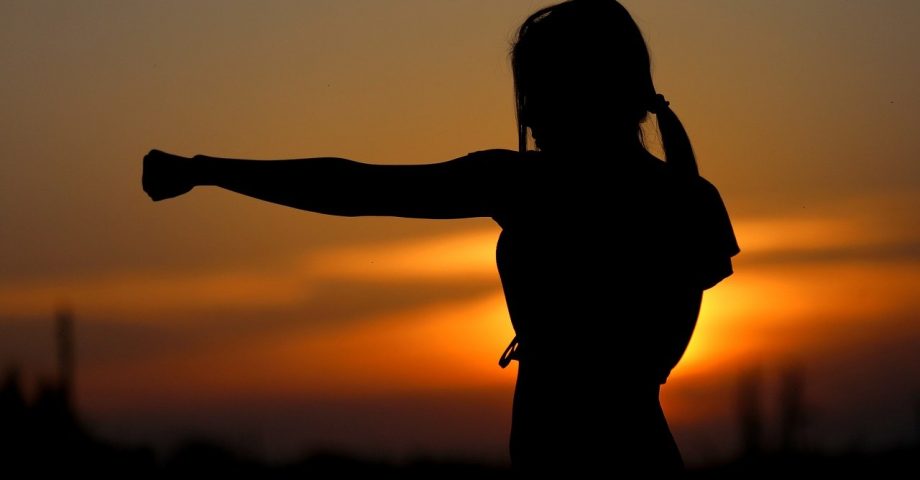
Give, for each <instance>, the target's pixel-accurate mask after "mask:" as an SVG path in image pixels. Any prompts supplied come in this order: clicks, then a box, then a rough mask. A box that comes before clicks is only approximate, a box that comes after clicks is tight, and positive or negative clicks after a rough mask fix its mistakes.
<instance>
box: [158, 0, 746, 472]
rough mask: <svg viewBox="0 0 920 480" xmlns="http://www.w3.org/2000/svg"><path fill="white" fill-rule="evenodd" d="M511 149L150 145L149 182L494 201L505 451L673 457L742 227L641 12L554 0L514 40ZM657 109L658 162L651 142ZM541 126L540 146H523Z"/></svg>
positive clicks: (294, 197) (617, 459) (326, 201)
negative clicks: (681, 399) (365, 156)
mask: <svg viewBox="0 0 920 480" xmlns="http://www.w3.org/2000/svg"><path fill="white" fill-rule="evenodd" d="M512 65H513V70H514V83H515V89H516V96H517V116H518V138H519V145H520V148H519V151H517V152H515V151H510V150H485V151H478V152H474V153H471V154H468V155H466V156H463V157H460V158H456V159H453V160H450V161H446V162H442V163H434V164H427V165H371V164H365V163H358V162H354V161H351V160H345V159H341V158H310V159H301V160H275V161H257V160H232V159H218V158H211V157H206V156H196V157H194V158H193V159H188V158H182V157H177V156H174V155H170V154H167V153H163V152H160V151H156V150H154V151H151V152H150V153H149V154H148V155H147V156H146V157H145V158H144V178H143V184H144V189H145V190H146V191H147V193H148V194H149V195H150V197H151V198H153V199H154V200H162V199H165V198H170V197H174V196H177V195H180V194H183V193H185V192H187V191H189V190H191V189H192V188H193V187H195V186H198V185H216V186H219V187H223V188H226V189H229V190H232V191H235V192H239V193H242V194H244V195H249V196H251V197H256V198H259V199H262V200H267V201H270V202H274V203H279V204H282V205H288V206H291V207H295V208H299V209H303V210H309V211H313V212H320V213H325V214H331V215H344V216H359V215H388V216H396V217H413V218H466V217H491V218H493V219H495V221H496V222H497V223H498V224H499V225H500V226H501V228H502V233H501V235H500V236H499V239H498V247H497V261H498V270H499V273H500V276H501V280H502V285H503V287H504V291H505V297H506V299H507V304H508V309H509V312H510V315H511V320H512V323H513V325H514V329H515V332H516V335H517V336H516V338H515V340H514V341H512V343H511V345H509V347H508V350H507V351H506V352H505V354H504V355H502V359H501V362H500V363H501V364H502V365H503V366H504V365H506V364H507V363H508V362H509V361H510V360H512V359H515V360H518V361H519V362H520V364H519V370H518V379H517V385H516V388H515V394H514V409H513V414H512V432H511V457H512V463H513V466H514V468H515V469H516V470H517V471H520V472H537V471H538V472H543V473H546V472H560V471H577V470H583V471H586V472H594V473H602V472H605V471H606V472H609V471H635V470H634V469H636V468H638V469H641V470H642V471H676V470H679V469H680V468H681V467H682V462H681V458H680V453H679V452H678V450H677V446H676V444H675V443H674V440H673V438H672V436H671V433H670V431H669V429H668V425H667V423H666V421H665V418H664V415H663V413H662V410H661V406H660V404H659V401H658V393H659V386H660V385H661V384H663V383H664V382H665V380H666V379H667V377H668V374H669V373H670V371H671V369H672V368H673V367H674V366H675V365H676V364H677V362H678V360H679V359H680V357H681V355H682V354H683V352H684V350H685V348H686V346H687V343H688V342H689V340H690V336H691V334H692V332H693V329H694V326H695V324H696V319H697V316H698V313H699V308H700V302H701V299H702V293H703V290H705V289H707V288H709V287H712V286H713V285H715V284H716V283H718V282H719V281H720V280H722V279H723V278H725V277H727V276H729V275H731V273H732V266H731V257H732V256H733V255H735V254H736V253H738V251H739V250H738V245H737V243H736V241H735V237H734V235H733V233H732V228H731V224H730V222H729V218H728V215H727V213H726V210H725V207H724V206H723V203H722V200H721V198H720V197H719V194H718V192H717V190H716V189H715V187H713V186H712V184H710V183H709V182H707V181H706V180H704V179H702V178H701V177H700V176H699V175H698V173H697V168H696V162H695V159H694V156H693V151H692V149H691V147H690V141H689V139H688V138H687V135H686V133H685V131H684V129H683V127H682V126H681V123H680V121H679V120H678V118H677V116H676V115H675V114H674V112H673V111H672V110H671V109H670V108H669V106H668V103H667V102H666V101H665V100H664V97H662V96H661V95H658V94H657V92H656V90H655V87H654V84H653V83H652V77H651V73H650V65H649V54H648V50H647V48H646V45H645V41H644V40H643V37H642V34H641V32H640V31H639V28H638V26H637V25H636V23H635V22H634V21H633V19H632V18H631V17H630V15H629V13H628V12H627V11H626V9H624V8H623V7H622V6H621V5H620V4H619V3H617V2H615V1H613V0H573V1H568V2H564V3H561V4H558V5H554V6H551V7H548V8H544V9H542V10H540V11H538V12H536V13H534V14H533V15H531V16H530V17H529V18H528V19H527V20H526V21H525V22H524V24H523V25H522V26H521V28H520V30H519V32H518V36H517V40H516V42H515V44H514V47H513V51H512ZM648 112H652V113H654V114H655V115H656V116H657V120H658V125H659V128H660V130H661V138H662V143H663V145H664V150H665V157H666V162H664V161H661V160H659V159H657V158H655V157H654V156H652V155H651V154H650V153H649V152H648V151H647V150H646V149H645V147H644V145H643V142H642V135H641V130H640V124H641V123H642V122H643V121H645V120H646V117H647V115H648ZM529 137H532V139H533V141H534V144H535V149H533V150H530V149H528V144H529V143H530V142H529Z"/></svg>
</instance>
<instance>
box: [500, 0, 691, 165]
mask: <svg viewBox="0 0 920 480" xmlns="http://www.w3.org/2000/svg"><path fill="white" fill-rule="evenodd" d="M511 66H512V70H513V72H514V90H515V100H516V105H517V122H518V148H519V149H520V151H521V152H524V151H526V150H527V148H528V131H529V132H530V135H531V136H532V137H533V139H534V143H535V146H536V148H538V149H545V148H546V147H547V146H552V145H558V144H564V143H565V142H572V141H578V139H582V140H583V139H590V140H592V141H595V142H597V141H601V140H602V138H615V137H616V138H625V136H629V135H634V136H638V138H639V139H640V140H641V139H642V130H641V124H642V122H643V121H645V119H646V118H647V116H648V112H650V111H651V112H653V113H655V114H656V116H657V119H658V128H659V130H660V131H661V141H662V144H663V147H664V152H665V159H666V160H667V162H668V163H669V164H670V165H671V166H672V167H673V168H676V169H679V170H680V171H682V172H686V173H688V174H693V175H696V174H697V167H696V159H695V157H694V154H693V148H692V146H691V145H690V139H689V137H688V136H687V132H686V131H685V130H684V127H683V125H682V124H681V122H680V119H678V118H677V115H676V114H675V113H674V111H673V110H671V109H670V107H669V106H668V103H667V102H666V101H665V100H664V97H662V96H661V95H658V94H657V93H656V90H655V85H654V83H653V82H652V74H651V62H650V60H649V53H648V47H647V46H646V44H645V39H644V38H643V36H642V32H641V30H640V29H639V26H638V25H637V24H636V22H635V21H634V20H633V18H632V16H630V14H629V12H627V11H626V9H625V8H624V7H623V6H622V5H620V3H618V2H617V1H615V0H569V1H566V2H563V3H559V4H556V5H552V6H549V7H546V8H543V9H541V10H538V11H537V12H535V13H534V14H532V15H531V16H530V17H528V18H527V20H526V21H524V23H523V24H522V25H521V27H520V29H519V30H518V33H517V38H516V40H515V42H514V44H513V47H512V50H511Z"/></svg>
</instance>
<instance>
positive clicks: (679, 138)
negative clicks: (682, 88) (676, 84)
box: [649, 94, 700, 177]
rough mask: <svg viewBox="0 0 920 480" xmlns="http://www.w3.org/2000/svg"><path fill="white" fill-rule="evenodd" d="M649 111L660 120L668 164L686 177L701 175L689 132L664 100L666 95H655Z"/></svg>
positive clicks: (659, 125)
mask: <svg viewBox="0 0 920 480" xmlns="http://www.w3.org/2000/svg"><path fill="white" fill-rule="evenodd" d="M649 111H650V112H652V113H654V114H655V116H656V117H657V118H658V130H659V131H660V132H661V144H662V147H663V148H664V158H665V160H666V161H667V162H668V164H670V165H671V167H672V168H674V169H676V170H677V171H678V172H680V173H682V174H684V175H688V176H693V177H695V176H697V175H699V174H700V171H699V168H698V167H697V165H696V156H695V155H694V154H693V146H691V145H690V137H689V136H687V130H685V129H684V125H683V124H682V123H680V119H679V118H677V114H676V113H674V110H671V107H670V103H669V102H668V101H667V100H665V99H664V95H661V94H658V95H655V98H654V99H653V100H652V105H651V106H650V107H649Z"/></svg>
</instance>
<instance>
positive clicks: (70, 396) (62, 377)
mask: <svg viewBox="0 0 920 480" xmlns="http://www.w3.org/2000/svg"><path fill="white" fill-rule="evenodd" d="M55 327H56V331H57V354H58V385H59V388H60V390H61V395H62V396H63V397H64V399H65V401H66V402H67V404H68V405H70V406H71V410H73V411H75V410H76V409H75V408H73V407H72V406H73V403H74V393H73V389H74V377H75V375H76V371H77V367H76V356H75V353H74V339H73V332H74V325H73V312H72V311H71V310H70V309H69V308H63V307H62V308H60V309H58V312H57V315H56V317H55Z"/></svg>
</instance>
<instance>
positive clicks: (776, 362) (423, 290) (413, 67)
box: [0, 0, 920, 461]
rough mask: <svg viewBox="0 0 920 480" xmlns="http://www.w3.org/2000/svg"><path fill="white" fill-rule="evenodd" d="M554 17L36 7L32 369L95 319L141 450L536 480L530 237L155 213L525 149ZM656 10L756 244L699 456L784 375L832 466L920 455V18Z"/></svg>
mask: <svg viewBox="0 0 920 480" xmlns="http://www.w3.org/2000/svg"><path fill="white" fill-rule="evenodd" d="M544 4H545V3H544V2H536V1H523V0H519V1H518V0H515V1H503V2H491V1H486V0H464V1H452V2H431V1H428V0H394V1H390V2H376V1H371V0H367V1H348V2H344V1H342V2H338V1H337V2H333V1H311V2H295V1H270V2H258V3H255V2H243V1H220V2H217V1H213V2H211V1H201V2H194V3H191V4H189V3H188V2H178V1H175V2H170V1H166V2H120V3H118V4H116V5H112V4H108V3H104V2H80V3H79V5H78V4H76V3H72V2H63V1H61V2H48V1H46V2H42V1H21V2H20V1H11V2H4V3H3V4H2V5H0V38H2V41H0V102H2V108H0V158H2V159H3V160H2V162H3V163H2V165H3V169H2V175H0V226H2V232H3V233H2V235H0V252H3V253H2V254H0V362H4V363H7V362H17V363H20V364H22V365H24V367H25V369H26V371H27V372H29V373H30V374H36V373H37V374H41V373H50V372H52V371H53V369H52V358H53V356H52V350H51V345H52V344H51V338H52V337H51V332H50V328H51V327H50V325H51V318H52V314H53V312H54V309H55V306H56V305H59V304H61V303H66V304H69V305H71V306H72V308H73V309H74V311H75V312H76V315H77V319H78V323H77V341H78V345H77V352H78V366H79V367H78V368H79V373H78V382H77V388H78V392H77V393H78V402H79V406H80V408H81V410H82V411H83V412H85V415H86V417H88V418H89V419H91V420H92V421H93V422H94V424H95V425H97V426H98V428H99V429H100V431H102V432H104V433H106V434H108V435H112V436H115V437H116V438H124V439H133V440H137V441H154V442H160V443H165V442H168V441H169V440H171V439H174V438H176V437H178V436H181V435H183V434H185V433H187V432H191V431H203V432H206V433H210V434H214V435H220V436H221V437H222V438H225V439H228V441H236V442H240V443H246V444H247V445H249V444H250V443H251V442H249V441H243V440H240V439H242V438H252V437H255V438H258V439H259V440H258V442H257V444H258V445H259V447H258V448H259V449H261V453H263V454H266V455H273V456H277V455H285V454H290V453H292V452H296V451H299V450H300V449H302V448H310V447H315V446H320V445H333V446H337V447H341V448H345V449H349V450H354V451H359V452H362V453H370V454H378V455H387V456H400V455H405V454H411V453H417V452H427V453H434V454H439V455H459V456H476V457H487V458H497V459H501V458H504V455H505V451H504V447H505V444H506V437H507V428H508V424H509V415H510V398H511V397H510V396H511V392H512V391H513V381H514V372H513V369H511V368H509V369H508V370H501V369H499V368H498V367H497V366H496V360H497V357H498V354H499V353H500V352H501V350H502V349H503V348H504V346H505V345H506V344H507V341H508V340H509V339H510V337H511V335H512V332H511V329H510V324H509V322H508V317H507V312H506V311H505V309H504V304H503V300H502V298H501V290H500V285H499V282H498V276H497V272H496V271H495V266H494V249H495V240H496V239H497V235H498V227H496V226H495V225H494V224H492V223H491V222H490V221H486V220H464V221H422V220H406V219H389V218H334V217H328V216H322V215H317V214H312V213H307V212H297V211H295V210H291V209H287V208H282V207H277V206H273V205H268V204H262V203H260V202H257V201H254V200H252V199H248V198H244V197H240V196H236V195H234V194H232V193H229V192H222V191H218V190H216V189H204V188H202V189H197V190H196V191H194V192H192V194H190V195H188V196H186V197H183V198H180V199H176V200H172V201H168V202H163V203H158V204H153V203H152V202H150V201H149V200H148V199H147V198H146V197H145V196H144V194H143V192H142V191H141V190H140V181H139V179H140V159H141V157H142V156H143V154H144V153H145V152H146V151H147V150H149V149H150V148H153V147H157V148H161V149H164V150H167V151H174V152H177V153H180V154H189V155H191V154H195V153H207V154H211V155H215V156H231V157H243V158H246V157H248V158H294V157H310V156H323V155H335V156H342V157H348V158H354V159H356V160H362V161H367V162H379V163H422V162H432V161H439V160H448V159H451V158H455V157H458V156H461V155H464V154H466V153H468V152H470V151H475V150H482V149H485V148H513V147H514V145H515V141H516V138H515V131H514V112H513V100H512V95H511V93H512V89H511V75H510V69H509V68H508V66H507V50H508V42H509V40H510V38H511V36H512V34H513V32H514V29H515V27H516V26H517V24H519V22H520V21H521V20H522V19H523V18H524V17H525V16H526V15H527V14H528V13H530V12H531V11H533V10H534V9H536V8H537V7H539V6H542V5H544ZM624 4H625V5H626V6H627V8H629V9H630V10H631V11H632V12H633V14H634V16H635V17H636V19H637V21H638V22H639V23H640V26H641V27H642V28H643V30H644V32H645V33H646V36H647V38H648V41H649V45H650V47H651V50H652V55H653V61H654V66H655V78H656V84H657V85H658V88H659V90H660V91H662V92H664V93H665V94H666V95H667V96H668V98H669V99H670V100H671V103H672V106H673V107H674V109H675V110H676V111H677V112H678V114H679V115H680V116H681V118H682V119H683V121H684V123H685V125H686V126H687V129H688V130H689V131H690V134H691V137H692V139H693V142H694V147H695V150H696V152H697V155H698V158H699V161H700V164H701V170H702V172H703V175H704V176H706V177H707V178H708V179H709V180H711V181H712V182H713V183H715V184H716V185H717V186H718V187H719V188H720V190H721V192H722V196H723V199H724V200H725V203H726V205H727V207H728V209H729V212H730V213H731V215H732V218H733V221H734V224H735V231H736V235H737V237H738V241H739V243H740V245H741V248H742V254H741V255H739V256H738V257H736V262H735V270H736V274H735V275H734V276H733V277H731V278H729V279H728V280H726V281H725V282H723V283H722V284H720V285H718V286H717V287H716V288H715V289H713V290H711V291H709V292H707V293H706V296H705V302H704V307H703V312H702V315H701V318H700V322H699V327H698V330H697V332H696V334H695V336H694V339H693V341H692V342H691V346H690V349H689V350H688V352H687V354H686V356H685V358H684V359H683V361H682V363H681V364H680V365H679V366H678V368H677V369H676V370H675V371H674V373H673V374H672V376H671V379H670V380H669V382H668V384H667V385H666V386H665V388H664V390H663V399H664V405H665V409H666V413H667V414H668V417H669V420H670V421H671V423H672V425H673V427H674V430H675V433H676V435H677V437H678V441H679V443H680V445H681V448H682V450H683V451H684V453H685V455H686V456H687V457H688V459H689V460H690V461H693V460H694V459H701V458H705V457H706V456H711V455H714V454H724V453H728V452H730V450H731V448H733V445H734V443H733V442H734V438H735V436H734V435H735V433H734V431H733V430H732V428H734V419H735V412H734V410H733V408H734V404H733V402H734V395H735V393H734V392H735V390H734V389H735V386H736V383H737V380H738V376H739V374H740V373H741V372H742V371H744V370H745V369H748V368H750V367H752V366H757V365H759V366H762V367H763V369H764V372H765V374H766V379H767V382H768V385H771V386H770V388H773V385H775V383H776V379H777V378H778V376H779V374H780V371H781V370H782V369H783V368H785V366H786V365H802V368H803V369H804V370H803V371H804V372H805V375H806V378H807V380H808V383H807V387H806V394H807V397H808V402H809V405H812V406H813V408H814V409H815V410H816V412H815V415H814V422H813V423H812V424H811V425H809V431H808V434H809V436H810V437H811V438H813V439H814V441H815V442H816V443H819V444H826V445H846V444H851V443H853V442H856V441H862V440H865V441H868V442H870V443H872V444H886V443H890V442H895V441H902V440H905V439H907V438H909V437H908V436H909V435H911V434H912V430H911V429H912V425H913V423H912V422H913V420H912V415H913V410H912V408H913V405H914V404H915V402H916V399H917V398H918V397H920V383H918V382H917V380H916V378H920V372H918V369H920V354H918V353H917V350H916V347H917V345H920V327H918V326H917V325H918V322H917V312H918V311H920V310H918V307H920V269H918V268H917V267H918V266H920V224H918V222H917V220H916V218H917V217H916V213H915V212H916V211H918V208H920V183H918V182H920V166H918V165H920V163H918V162H916V159H917V158H918V155H920V138H918V137H917V136H916V135H915V134H914V132H913V130H915V127H914V126H915V125H916V120H915V112H917V111H920V98H918V94H917V89H916V85H918V84H920V64H918V63H917V62H916V61H913V60H912V59H913V58H915V57H917V55H916V54H917V52H916V50H917V49H916V45H918V44H920V31H918V30H917V29H916V28H915V26H916V25H917V24H920V6H918V4H917V3H916V2H908V1H902V2H898V1H883V2H872V3H871V4H870V3H853V2H834V1H829V0H827V1H825V0H814V1H809V2H793V1H788V2H770V3H764V2H754V1H738V0H733V1H729V0H725V1H699V2H682V1H676V0H675V1H643V2H638V1H633V2H624ZM654 148H655V147H654V146H653V149H654ZM457 339H460V340H457ZM767 401H768V402H772V399H767Z"/></svg>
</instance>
